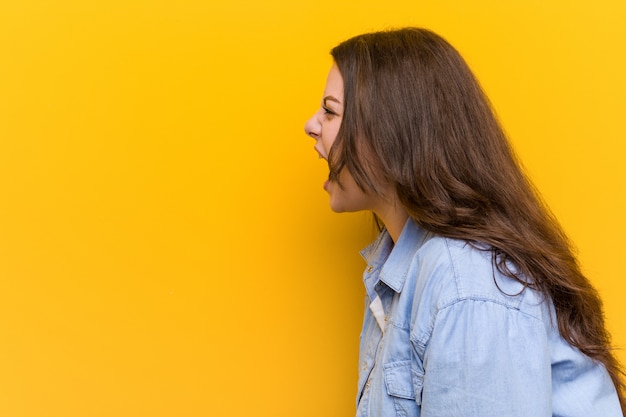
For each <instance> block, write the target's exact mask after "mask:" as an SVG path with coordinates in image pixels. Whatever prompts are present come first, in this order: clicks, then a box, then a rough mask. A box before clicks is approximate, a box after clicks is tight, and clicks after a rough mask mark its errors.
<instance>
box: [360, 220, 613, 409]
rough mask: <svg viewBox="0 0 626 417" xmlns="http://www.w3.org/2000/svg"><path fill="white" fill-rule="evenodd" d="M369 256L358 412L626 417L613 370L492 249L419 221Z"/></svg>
mask: <svg viewBox="0 0 626 417" xmlns="http://www.w3.org/2000/svg"><path fill="white" fill-rule="evenodd" d="M362 255H363V257H364V258H365V260H366V262H367V264H368V266H367V267H366V270H365V273H364V275H363V279H364V283H365V288H366V291H367V297H366V307H365V318H364V322H363V330H362V333H361V342H360V361H359V382H358V394H357V417H381V416H405V417H412V416H422V417H431V416H432V417H446V416H463V417H473V416H475V417H490V416H493V417H516V416H528V417H544V416H546V417H547V416H563V417H578V416H579V417H592V416H598V417H616V416H622V412H621V409H620V406H619V401H618V399H617V394H616V391H615V388H614V385H613V383H612V382H611V378H610V377H609V375H608V373H607V372H606V369H605V368H604V367H603V366H602V365H600V364H598V363H597V362H595V361H593V360H591V359H590V358H588V357H587V356H585V355H583V354H582V353H581V352H580V351H578V350H577V349H575V348H573V347H572V346H570V345H569V344H568V343H567V342H566V341H565V340H564V339H563V338H562V337H561V336H560V335H559V332H558V329H557V328H556V326H555V324H556V322H555V318H554V311H553V308H552V307H551V303H549V302H545V301H543V299H542V296H541V295H540V294H538V293H537V292H535V291H532V290H530V289H525V290H523V288H522V286H521V284H520V283H519V282H517V281H515V280H513V279H510V278H508V277H506V276H503V275H502V274H500V273H498V272H497V270H495V269H494V268H493V263H492V259H491V252H490V251H488V250H479V249H476V248H475V247H473V246H472V245H470V244H468V243H467V242H464V241H458V240H452V239H446V238H442V237H439V236H435V235H433V234H430V233H428V232H426V231H425V230H423V229H422V228H420V227H419V226H417V225H416V224H415V223H414V222H413V221H412V220H409V221H408V222H407V224H406V225H405V227H404V230H403V231H402V234H401V236H400V237H399V239H398V242H397V243H396V245H395V246H394V245H393V242H392V240H391V238H390V237H389V235H388V234H387V232H386V231H383V232H382V233H381V234H380V236H379V237H378V239H377V240H376V241H375V242H373V243H372V244H371V245H370V246H368V247H367V248H366V249H364V250H363V251H362ZM496 282H497V285H496ZM377 297H378V298H379V301H377V302H374V300H375V299H376V298H377ZM370 305H371V306H370ZM377 305H378V307H379V308H378V311H379V312H380V313H379V314H377V315H378V316H379V320H377V319H376V315H375V314H374V313H373V311H377V308H376V306H377ZM383 329H384V330H383Z"/></svg>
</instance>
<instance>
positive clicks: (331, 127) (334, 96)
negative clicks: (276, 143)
mask: <svg viewBox="0 0 626 417" xmlns="http://www.w3.org/2000/svg"><path fill="white" fill-rule="evenodd" d="M343 102H344V97H343V77H342V76H341V73H340V72H339V69H338V68H337V66H336V65H333V66H332V67H331V69H330V71H329V73H328V78H327V79H326V87H325V89H324V95H323V98H322V106H321V107H320V109H319V110H318V111H317V112H316V113H315V114H314V115H313V116H312V117H311V118H310V119H309V120H308V121H307V122H306V125H305V126H304V131H305V132H306V133H307V135H309V136H311V137H312V138H313V139H315V146H314V149H315V151H316V152H317V153H318V155H319V157H320V158H323V159H325V160H326V161H328V155H329V153H330V149H331V147H332V145H333V143H334V142H335V139H336V138H337V132H339V128H340V127H341V121H342V116H343V111H344V107H343ZM339 182H340V183H341V185H339V184H338V183H337V182H334V181H330V180H327V181H326V182H325V183H324V190H326V191H327V192H328V194H329V196H330V207H331V209H332V210H333V211H335V212H338V213H339V212H346V211H360V210H373V211H376V208H377V205H378V204H379V203H380V200H379V199H378V198H375V197H374V196H373V195H370V194H366V193H364V192H363V191H362V190H361V189H360V188H359V187H358V186H357V184H356V182H355V181H354V178H352V175H351V174H350V173H349V171H348V170H347V169H343V170H342V171H341V172H340V173H339Z"/></svg>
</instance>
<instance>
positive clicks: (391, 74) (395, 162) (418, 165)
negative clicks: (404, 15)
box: [305, 28, 625, 417]
mask: <svg viewBox="0 0 626 417" xmlns="http://www.w3.org/2000/svg"><path fill="white" fill-rule="evenodd" d="M331 54H332V56H333V58H334V65H333V66H332V68H331V69H330V72H329V74H328V79H327V83H326V89H325V91H324V95H323V99H322V106H321V108H320V110H319V111H318V112H317V113H315V114H314V115H313V117H311V119H310V120H309V121H308V122H307V123H306V126H305V131H306V133H307V134H308V135H309V136H311V137H312V138H313V139H315V150H316V151H317V153H318V154H319V156H320V157H321V158H324V159H326V160H327V161H328V165H329V169H330V174H329V176H328V180H327V181H326V182H325V184H324V188H325V190H326V191H327V192H328V194H329V196H330V205H331V208H332V209H333V210H334V211H336V212H344V211H357V210H370V211H372V212H373V213H374V215H375V218H376V220H377V222H378V224H379V225H380V226H381V233H380V235H379V236H378V238H377V239H376V240H375V241H374V242H373V243H372V244H371V245H370V246H368V247H367V248H366V249H365V250H364V251H363V252H362V255H363V257H364V258H365V260H366V262H367V267H366V269H365V272H364V276H363V281H364V284H365V288H366V293H367V297H368V300H367V302H368V307H367V308H366V309H365V318H364V322H363V330H362V333H361V342H360V363H359V383H358V395H357V415H358V416H434V417H443V416H476V417H478V416H480V417H488V416H494V417H513V416H529V417H541V416H567V417H574V416H580V417H590V416H599V417H600V416H601V417H613V416H622V415H623V414H622V413H623V410H624V404H625V402H624V398H623V397H622V389H623V382H622V379H621V378H622V371H621V370H620V368H619V365H618V363H617V361H616V358H615V356H614V355H613V352H612V350H611V347H610V346H609V335H608V333H607V330H606V328H605V325H604V321H603V313H602V306H601V302H600V299H599V298H598V294H597V293H596V291H595V290H594V289H593V287H592V286H591V284H590V283H589V281H588V280H587V278H585V277H584V276H583V274H582V273H581V271H580V268H579V266H578V264H577V261H576V259H575V257H574V255H573V254H572V250H571V248H570V244H569V242H568V240H567V238H566V236H565V235H564V233H563V231H562V230H561V228H560V227H559V225H558V223H557V221H556V220H555V219H554V218H553V217H552V215H551V214H550V212H549V211H548V210H547V209H546V208H545V207H544V206H543V204H542V202H541V200H540V199H539V197H538V196H537V194H536V193H535V191H534V189H533V187H532V185H531V184H530V182H529V180H528V179H527V178H526V177H525V176H524V174H523V172H522V171H521V169H520V167H519V165H518V163H517V161H516V159H515V156H514V154H513V151H512V149H511V147H510V145H509V143H508V141H507V139H506V137H505V134H504V132H503V130H502V128H501V127H500V125H499V124H498V121H497V120H496V117H495V116H494V114H493V112H492V110H491V108H490V106H489V102H488V100H487V99H486V97H485V95H484V93H483V91H482V90H481V88H480V86H479V84H478V82H477V81H476V79H475V78H474V76H473V75H472V73H471V71H470V70H469V68H468V66H467V64H466V63H465V62H464V60H463V59H462V58H461V56H460V55H459V54H458V52H457V51H456V50H455V49H454V48H452V47H451V46H450V45H449V44H448V43H447V42H446V41H445V40H443V39H442V38H441V37H439V36H437V35H436V34H434V33H432V32H430V31H427V30H424V29H418V28H406V29H401V30H394V31H385V32H377V33H370V34H364V35H360V36H357V37H354V38H352V39H349V40H347V41H345V42H343V43H341V44H340V45H338V46H337V47H335V48H334V49H333V50H332V52H331Z"/></svg>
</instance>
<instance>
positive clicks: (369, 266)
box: [366, 265, 374, 272]
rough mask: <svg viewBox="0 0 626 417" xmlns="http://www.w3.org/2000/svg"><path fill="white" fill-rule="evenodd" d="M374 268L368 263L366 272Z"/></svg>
mask: <svg viewBox="0 0 626 417" xmlns="http://www.w3.org/2000/svg"><path fill="white" fill-rule="evenodd" d="M373 270H374V267H373V266H372V265H368V266H367V269H366V271H367V272H372V271H373Z"/></svg>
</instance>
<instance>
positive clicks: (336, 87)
mask: <svg viewBox="0 0 626 417" xmlns="http://www.w3.org/2000/svg"><path fill="white" fill-rule="evenodd" d="M324 95H325V96H333V97H335V98H336V99H339V100H342V99H343V77H342V76H341V73H340V72H339V68H337V65H335V64H333V66H332V67H330V71H328V77H327V78H326V88H325V89H324Z"/></svg>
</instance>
